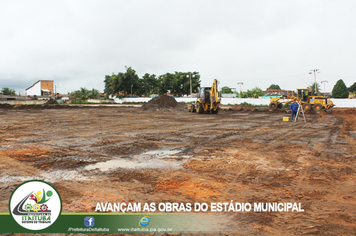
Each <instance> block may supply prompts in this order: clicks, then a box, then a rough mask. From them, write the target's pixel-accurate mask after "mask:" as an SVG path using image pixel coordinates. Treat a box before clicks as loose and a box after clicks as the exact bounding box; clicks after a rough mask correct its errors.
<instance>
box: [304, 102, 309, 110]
mask: <svg viewBox="0 0 356 236" xmlns="http://www.w3.org/2000/svg"><path fill="white" fill-rule="evenodd" d="M303 109H304V111H309V110H310V109H311V105H310V104H309V103H304V104H303Z"/></svg>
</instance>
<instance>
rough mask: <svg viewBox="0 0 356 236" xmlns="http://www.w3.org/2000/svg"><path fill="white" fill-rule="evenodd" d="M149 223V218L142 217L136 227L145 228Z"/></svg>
mask: <svg viewBox="0 0 356 236" xmlns="http://www.w3.org/2000/svg"><path fill="white" fill-rule="evenodd" d="M149 223H150V217H148V216H144V217H142V218H141V219H140V221H139V222H138V226H147V225H148V224H149Z"/></svg>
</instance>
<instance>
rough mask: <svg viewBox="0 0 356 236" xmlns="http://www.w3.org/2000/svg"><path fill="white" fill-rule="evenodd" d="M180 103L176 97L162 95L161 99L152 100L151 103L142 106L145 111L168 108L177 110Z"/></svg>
mask: <svg viewBox="0 0 356 236" xmlns="http://www.w3.org/2000/svg"><path fill="white" fill-rule="evenodd" d="M177 106H178V102H177V101H176V100H175V98H174V97H170V96H167V95H162V96H159V97H155V98H152V99H151V100H150V101H149V102H147V103H145V104H143V105H142V109H143V110H157V109H158V110H161V109H166V108H176V107H177Z"/></svg>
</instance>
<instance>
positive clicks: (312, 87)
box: [308, 82, 321, 95]
mask: <svg viewBox="0 0 356 236" xmlns="http://www.w3.org/2000/svg"><path fill="white" fill-rule="evenodd" d="M308 88H310V89H312V92H311V94H313V95H314V94H315V83H312V84H311V85H310V86H309V87H308ZM316 90H317V92H318V93H317V94H318V95H321V88H320V84H319V83H318V82H317V83H316Z"/></svg>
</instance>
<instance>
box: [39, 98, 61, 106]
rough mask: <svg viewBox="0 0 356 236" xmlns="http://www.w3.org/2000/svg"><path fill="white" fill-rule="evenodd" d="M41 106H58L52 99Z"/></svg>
mask: <svg viewBox="0 0 356 236" xmlns="http://www.w3.org/2000/svg"><path fill="white" fill-rule="evenodd" d="M43 105H58V102H57V101H56V100H54V99H49V100H48V101H47V102H46V103H45V104H43Z"/></svg>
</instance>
